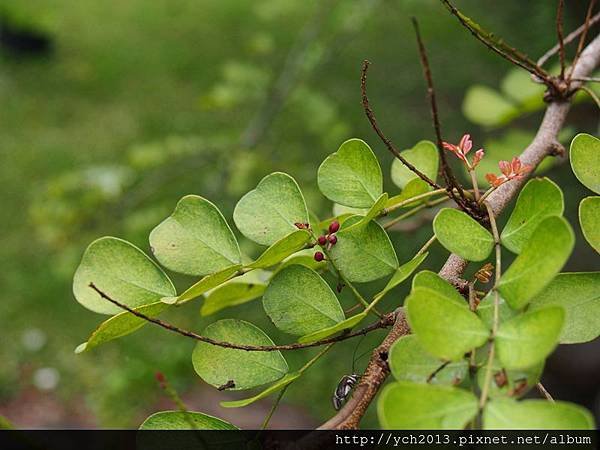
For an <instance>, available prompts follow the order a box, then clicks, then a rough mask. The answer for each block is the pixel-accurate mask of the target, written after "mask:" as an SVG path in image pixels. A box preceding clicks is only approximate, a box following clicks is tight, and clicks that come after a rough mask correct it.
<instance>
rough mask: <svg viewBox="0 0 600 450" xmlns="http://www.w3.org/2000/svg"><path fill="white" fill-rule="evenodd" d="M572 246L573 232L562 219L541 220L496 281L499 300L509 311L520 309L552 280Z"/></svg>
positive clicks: (573, 240)
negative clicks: (517, 254) (507, 306)
mask: <svg viewBox="0 0 600 450" xmlns="http://www.w3.org/2000/svg"><path fill="white" fill-rule="evenodd" d="M574 245H575V237H574V236H573V231H572V230H571V226H570V225H569V223H568V222H567V221H566V220H565V219H563V218H562V217H556V216H553V217H547V218H546V219H544V220H543V221H542V222H541V223H540V224H539V225H538V227H537V228H536V229H535V231H534V232H533V234H532V235H531V237H530V238H529V240H528V241H527V243H526V244H525V246H524V247H523V250H522V251H521V254H520V255H519V256H517V259H515V261H514V262H513V263H512V264H511V266H510V267H509V268H508V270H507V271H506V272H505V273H504V274H503V275H502V277H501V278H500V281H499V283H498V290H499V292H500V294H501V295H502V298H504V300H506V302H507V303H508V304H509V305H510V307H511V308H513V309H521V308H523V307H524V306H525V305H526V304H527V303H529V301H530V300H531V299H532V298H533V297H535V296H536V295H537V294H538V293H539V292H540V291H541V290H542V289H544V287H546V286H547V285H548V283H550V281H552V279H553V278H554V277H555V276H556V274H557V273H558V272H559V271H560V269H561V268H562V267H563V266H564V264H565V263H566V262H567V259H568V258H569V255H570V254H571V251H572V250H573V246H574Z"/></svg>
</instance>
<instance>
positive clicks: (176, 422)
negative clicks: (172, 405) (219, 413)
mask: <svg viewBox="0 0 600 450" xmlns="http://www.w3.org/2000/svg"><path fill="white" fill-rule="evenodd" d="M237 429H238V428H237V427H236V426H234V425H232V424H230V423H229V422H225V421H224V420H221V419H218V418H216V417H213V416H209V415H208V414H204V413H199V412H192V411H160V412H157V413H154V414H152V415H151V416H150V417H148V418H147V419H146V420H144V423H142V424H141V425H140V430H237Z"/></svg>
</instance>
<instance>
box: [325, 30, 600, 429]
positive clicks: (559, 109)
mask: <svg viewBox="0 0 600 450" xmlns="http://www.w3.org/2000/svg"><path fill="white" fill-rule="evenodd" d="M599 64H600V36H597V37H596V38H594V40H593V41H592V42H590V44H589V45H588V46H587V47H586V49H585V50H584V51H583V52H582V53H581V57H580V59H579V63H578V64H577V66H576V67H575V68H574V69H573V78H583V77H587V76H589V75H590V74H591V73H592V71H593V70H594V69H595V68H596V67H597V66H598V65H599ZM571 85H572V87H573V88H577V87H579V86H580V84H579V83H578V82H573V83H571ZM570 108H571V104H570V102H569V101H567V100H561V99H555V100H552V101H551V102H550V103H549V104H548V107H547V108H546V113H545V115H544V119H543V120H542V123H541V125H540V127H539V129H538V132H537V134H536V136H535V138H534V139H533V141H532V142H531V143H530V144H529V146H528V147H527V148H526V149H525V151H523V153H522V154H521V155H520V159H521V161H523V162H524V163H525V164H531V165H533V166H534V167H537V166H538V165H539V163H540V162H541V161H542V160H543V159H544V158H545V157H546V156H548V155H549V154H550V153H551V152H552V149H553V148H555V145H556V142H557V140H558V133H559V131H560V130H561V129H562V127H563V125H564V122H565V119H566V117H567V114H568V112H569V109H570ZM532 172H533V171H532ZM525 181H526V179H525V177H522V178H520V179H515V180H512V181H511V182H510V183H505V184H504V185H502V186H501V187H500V188H498V189H497V190H496V191H494V193H493V194H492V195H490V196H489V197H488V200H487V202H488V204H489V206H490V208H491V211H492V212H493V214H494V215H495V216H497V215H498V214H500V213H501V212H502V210H503V209H504V208H505V207H506V206H507V205H508V204H509V202H510V201H511V200H512V199H513V198H514V197H515V196H516V194H517V193H518V191H519V190H520V188H521V187H522V186H523V184H524V183H525ZM467 265H468V262H467V261H465V260H464V259H462V258H460V257H459V256H457V255H454V254H453V255H450V257H449V258H448V260H447V261H446V263H445V264H444V267H442V269H441V270H440V272H439V274H440V276H441V277H442V278H444V279H445V280H447V281H448V282H450V283H452V284H454V285H455V286H460V285H463V284H464V285H465V286H466V285H467V283H466V282H465V281H464V280H461V276H462V274H463V273H464V271H465V269H466V268H467ZM401 320H404V315H403V314H402V315H401V314H400V313H398V315H397V319H396V323H395V324H394V326H393V327H392V329H391V330H390V332H389V334H388V335H387V336H386V338H385V340H384V341H383V343H382V344H381V346H380V347H378V349H382V350H383V351H385V352H387V351H388V350H389V348H390V347H391V345H392V344H393V343H394V342H395V341H396V340H397V339H398V338H400V337H401V336H404V335H406V334H408V333H409V330H408V326H407V325H406V326H404V327H403V326H401V324H400V321H401ZM386 355H387V353H386ZM377 367H379V369H378V370H376V368H377ZM388 374H389V368H387V364H385V361H384V360H382V358H381V356H380V355H379V354H378V353H377V351H375V352H374V353H373V355H372V356H371V360H370V361H369V365H368V366H367V372H365V374H364V376H363V377H362V378H361V384H360V386H359V388H357V389H356V390H355V391H354V395H353V396H352V398H351V399H350V400H349V401H348V403H346V406H345V407H344V408H342V409H341V410H340V411H339V412H338V413H337V414H336V415H335V416H334V417H332V418H331V419H330V420H328V421H327V422H325V423H324V424H323V425H321V428H322V429H337V428H357V427H358V425H359V423H360V420H361V418H362V416H363V415H364V413H365V411H366V410H367V408H368V406H369V405H370V404H371V402H372V401H373V400H374V398H375V395H376V394H377V392H378V390H379V387H380V386H381V384H382V383H383V382H384V381H385V379H386V377H387V375H388Z"/></svg>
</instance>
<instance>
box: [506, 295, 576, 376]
mask: <svg viewBox="0 0 600 450" xmlns="http://www.w3.org/2000/svg"><path fill="white" fill-rule="evenodd" d="M564 321H565V311H564V310H563V309H562V308H561V307H558V306H549V307H546V308H540V309H537V310H535V311H531V312H527V313H524V314H520V315H518V316H516V317H513V318H512V319H510V320H508V321H506V322H503V323H501V324H500V327H499V328H498V333H497V335H496V351H497V354H498V359H499V360H500V362H501V363H502V365H503V367H506V368H507V369H524V368H527V367H531V366H533V365H535V364H539V363H540V362H541V361H543V360H544V359H546V357H547V356H548V355H549V354H550V353H551V352H552V350H554V348H555V347H556V345H557V344H558V338H559V336H560V332H561V330H562V327H563V324H564Z"/></svg>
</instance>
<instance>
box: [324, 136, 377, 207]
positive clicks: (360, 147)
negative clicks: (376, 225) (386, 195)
mask: <svg viewBox="0 0 600 450" xmlns="http://www.w3.org/2000/svg"><path fill="white" fill-rule="evenodd" d="M317 181H318V184H319V189H320V190H321V192H322V193H323V195H324V196H325V197H327V198H328V199H329V200H331V201H334V202H336V203H339V204H341V205H345V206H350V207H353V208H370V207H371V206H372V205H373V203H374V202H375V201H376V200H377V198H378V197H379V196H380V195H381V194H382V192H383V176H382V174H381V167H380V166H379V162H378V161H377V157H376V156H375V154H374V153H373V150H371V148H370V147H369V146H368V145H367V143H366V142H364V141H362V140H360V139H350V140H348V141H346V142H344V143H343V144H342V145H341V146H340V148H339V149H338V151H337V152H335V153H333V154H331V155H329V156H328V157H327V158H326V159H325V161H323V163H322V164H321V166H320V167H319V170H318V174H317Z"/></svg>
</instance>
